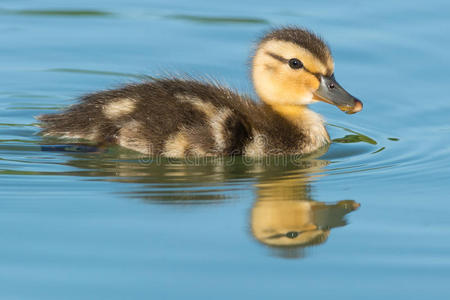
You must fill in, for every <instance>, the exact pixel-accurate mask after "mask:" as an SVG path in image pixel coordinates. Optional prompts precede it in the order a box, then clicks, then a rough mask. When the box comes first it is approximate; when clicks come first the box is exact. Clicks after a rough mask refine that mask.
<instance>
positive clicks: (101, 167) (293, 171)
mask: <svg viewBox="0 0 450 300" xmlns="http://www.w3.org/2000/svg"><path fill="white" fill-rule="evenodd" d="M70 156H71V157H72V159H71V160H69V161H68V162H67V163H66V164H67V165H71V166H74V167H76V168H77V169H79V170H80V171H79V172H78V173H76V174H77V175H80V176H89V177H96V178H97V179H98V178H101V179H100V180H106V181H115V182H122V183H138V185H133V187H132V188H130V189H127V191H126V192H125V193H123V192H122V193H121V195H125V196H127V197H128V198H133V199H136V198H137V199H141V200H143V201H145V202H146V203H153V204H155V203H156V204H164V205H180V204H182V205H190V206H192V205H198V204H204V205H208V204H219V203H226V201H227V199H228V198H230V197H231V198H233V197H234V196H233V195H234V194H233V192H232V191H233V190H234V191H236V190H237V191H238V192H239V189H238V188H235V186H234V183H236V182H238V183H239V182H242V181H244V182H245V181H247V182H250V181H253V180H255V181H256V183H255V184H253V186H254V188H255V200H254V202H253V205H252V207H251V213H250V219H249V221H248V223H249V224H250V227H251V230H250V231H249V232H250V233H251V234H252V235H253V237H254V238H255V239H256V240H257V241H258V242H260V243H262V244H264V245H267V246H269V247H270V248H271V249H272V250H274V253H275V254H276V255H278V256H281V257H302V256H304V254H305V253H304V250H305V248H307V247H310V246H313V245H319V244H322V243H324V242H325V241H326V240H327V239H328V237H329V235H330V232H331V230H332V229H333V228H336V227H341V226H344V225H346V221H345V216H346V215H347V214H348V213H350V212H352V211H354V210H356V209H357V208H358V207H359V204H358V203H356V202H355V201H353V200H343V201H339V202H337V203H325V202H319V201H314V199H313V196H312V193H311V184H310V183H311V181H313V180H317V179H318V178H320V176H321V175H320V174H321V171H323V168H324V167H325V166H326V165H328V164H329V162H328V161H326V160H321V159H317V158H314V157H310V158H305V157H301V158H297V159H293V158H292V157H291V158H290V159H287V160H281V161H280V160H279V159H277V158H276V157H274V158H266V159H264V160H263V161H259V160H254V161H248V160H247V161H246V160H245V158H243V157H242V158H239V157H234V158H232V159H216V158H214V159H210V160H208V161H202V163H200V164H198V163H186V161H183V160H167V161H165V160H163V161H159V162H157V163H156V162H153V161H148V162H146V163H142V161H141V162H140V161H138V160H134V159H130V156H129V155H128V154H126V153H125V154H124V153H118V154H117V155H116V156H115V155H114V154H112V153H109V154H100V155H79V154H70ZM284 158H285V157H284ZM71 174H72V175H73V174H74V173H73V172H72V173H71ZM205 186H208V188H206V189H205Z"/></svg>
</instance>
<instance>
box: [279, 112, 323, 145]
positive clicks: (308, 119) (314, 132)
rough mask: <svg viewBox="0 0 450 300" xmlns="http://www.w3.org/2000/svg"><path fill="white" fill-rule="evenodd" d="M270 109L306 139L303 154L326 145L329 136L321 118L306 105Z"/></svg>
mask: <svg viewBox="0 0 450 300" xmlns="http://www.w3.org/2000/svg"><path fill="white" fill-rule="evenodd" d="M272 109H273V110H274V111H276V112H277V113H279V114H280V115H281V116H282V117H284V118H285V119H287V120H288V121H290V122H291V123H293V124H294V125H296V126H297V127H298V128H299V130H300V131H302V132H303V133H304V134H305V135H306V137H307V138H308V142H307V146H306V148H307V149H305V152H310V151H314V150H316V149H318V148H320V147H322V146H324V145H326V144H328V143H330V136H329V135H328V132H327V130H326V129H325V125H324V122H323V119H322V117H321V116H320V115H319V114H317V113H315V112H313V111H312V110H310V109H309V108H308V106H306V105H272Z"/></svg>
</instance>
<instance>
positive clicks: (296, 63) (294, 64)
mask: <svg viewBox="0 0 450 300" xmlns="http://www.w3.org/2000/svg"><path fill="white" fill-rule="evenodd" d="M289 67H291V68H292V69H300V68H302V67H303V63H302V62H301V61H300V60H298V59H297V58H291V59H290V60H289Z"/></svg>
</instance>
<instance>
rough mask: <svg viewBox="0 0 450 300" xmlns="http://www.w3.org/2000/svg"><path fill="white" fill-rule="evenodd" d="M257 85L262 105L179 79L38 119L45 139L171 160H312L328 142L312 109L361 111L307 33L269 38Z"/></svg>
mask: <svg viewBox="0 0 450 300" xmlns="http://www.w3.org/2000/svg"><path fill="white" fill-rule="evenodd" d="M252 79H253V84H254V87H255V90H256V93H257V94H258V96H259V98H260V99H261V100H262V102H261V103H257V102H255V101H253V100H252V99H250V98H249V97H247V96H243V95H239V94H237V93H236V92H233V91H231V90H229V89H227V88H225V87H222V86H220V85H218V84H214V83H209V82H201V81H197V80H193V79H180V78H162V79H154V80H150V81H148V82H145V83H141V84H132V85H127V86H125V87H122V88H119V89H115V90H107V91H101V92H97V93H93V94H90V95H86V96H84V97H82V98H81V101H80V102H79V103H78V104H76V105H74V106H71V107H70V108H69V109H67V110H66V111H64V112H62V113H58V114H48V115H42V116H40V117H39V119H40V120H41V121H42V127H43V130H42V134H43V135H45V136H59V137H64V138H76V139H86V140H91V141H93V142H96V143H102V144H104V143H111V144H118V145H120V146H123V147H125V148H129V149H132V150H135V151H138V152H141V153H145V154H149V155H163V156H168V157H183V156H187V155H195V156H214V155H248V156H261V155H268V154H307V153H311V152H313V151H315V150H317V149H319V148H321V147H323V146H325V145H327V144H328V143H330V138H329V135H328V133H327V131H326V129H325V126H324V124H323V121H322V118H321V117H320V116H319V115H318V114H316V113H314V112H313V111H311V110H309V109H308V104H311V103H314V102H317V101H324V102H327V103H331V104H334V105H336V106H338V107H339V108H340V109H341V110H343V111H345V112H347V113H355V112H358V111H360V110H361V109H362V103H361V101H359V100H357V99H356V98H355V97H353V96H351V95H350V94H349V93H347V92H346V91H345V90H344V89H343V88H342V87H341V86H340V85H339V84H338V83H337V82H336V80H335V78H334V63H333V58H332V56H331V53H330V50H329V48H328V47H327V45H326V44H325V43H324V42H323V41H322V39H320V38H319V37H317V36H316V35H315V34H313V33H312V32H310V31H307V30H305V29H301V28H296V27H284V28H280V29H276V30H273V31H272V32H270V33H268V34H267V35H266V36H264V37H263V38H262V39H261V40H260V41H259V43H258V45H257V49H256V51H255V53H254V56H253V60H252Z"/></svg>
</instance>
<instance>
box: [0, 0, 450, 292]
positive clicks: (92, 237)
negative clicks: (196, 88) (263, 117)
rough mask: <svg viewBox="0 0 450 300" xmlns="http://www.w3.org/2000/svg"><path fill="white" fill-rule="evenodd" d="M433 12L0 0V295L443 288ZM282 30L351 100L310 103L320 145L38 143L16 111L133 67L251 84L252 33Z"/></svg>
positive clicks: (448, 138) (101, 83)
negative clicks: (352, 106) (164, 153)
mask: <svg viewBox="0 0 450 300" xmlns="http://www.w3.org/2000/svg"><path fill="white" fill-rule="evenodd" d="M301 2H304V3H301ZM449 14H450V4H449V2H448V1H408V2H406V1H387V0H383V1H377V2H374V1H372V2H370V3H369V2H367V3H365V4H362V3H361V2H360V1H349V2H348V3H347V4H343V3H341V2H337V1H315V2H314V3H311V2H310V1H288V2H285V3H284V4H277V3H275V2H273V1H247V2H246V3H242V1H231V2H230V1H228V2H222V3H216V4H211V3H210V2H209V1H194V2H192V1H189V2H183V1H173V3H172V4H167V3H166V1H143V0H142V1H139V0H133V1H127V2H126V4H125V2H124V3H120V1H116V0H108V1H106V0H97V1H87V0H79V1H72V3H70V4H69V3H63V2H61V1H50V0H41V1H31V0H3V1H1V2H0V45H1V46H0V78H1V81H0V87H1V88H0V186H1V189H0V237H1V239H2V243H1V247H0V298H1V299H131V298H135V299H143V298H146V299H189V298H192V299H230V298H233V299H239V298H242V299H249V298H250V299H252V298H258V299H280V298H283V297H286V298H292V297H294V298H306V297H312V298H313V299H329V298H330V297H333V296H334V297H336V296H337V297H338V298H339V299H345V298H348V299H361V298H362V297H364V298H365V299H380V298H388V299H426V298H432V297H436V298H438V299H443V298H445V297H444V296H445V295H448V293H449V288H448V283H449V279H450V218H449V214H450V202H449V201H450V199H449V196H448V195H449V193H450V185H449V183H450V181H449V179H450V178H449V177H450V149H449V145H450V125H449V124H450V122H449V121H450V120H449V113H450V101H449V96H448V91H447V88H446V85H447V84H448V82H449V75H448V74H449V72H448V69H449V68H450V60H449V59H448V49H449V48H450V36H449V34H448V30H446V29H445V28H449V27H450V18H449V16H450V15H449ZM282 24H297V25H302V26H306V27H308V28H311V29H313V30H315V31H316V32H318V33H320V34H322V35H323V36H324V37H325V38H326V40H327V41H328V42H329V44H330V45H331V47H332V50H333V52H334V55H335V60H336V76H337V78H338V80H340V82H341V83H342V84H343V86H345V87H346V88H347V89H348V90H349V91H350V92H352V93H353V94H355V95H357V96H358V97H360V98H361V99H362V100H363V101H364V111H362V112H361V113H358V114H356V115H352V116H349V115H345V114H343V113H342V112H340V111H339V110H337V109H336V108H335V107H331V106H329V105H326V104H317V105H315V106H314V107H313V109H314V110H316V111H318V112H320V113H321V114H323V115H324V116H325V118H326V119H327V122H328V123H329V126H328V129H329V131H330V133H331V136H332V138H333V139H335V143H333V144H332V145H331V147H330V149H329V150H328V152H327V153H326V154H323V155H321V156H319V157H309V158H305V159H302V160H294V161H293V160H289V161H280V160H275V159H264V160H258V161H256V160H253V161H249V160H246V159H242V158H239V159H235V160H230V159H224V160H212V159H211V160H208V161H203V162H201V163H200V164H198V163H193V162H189V161H182V160H160V161H155V160H147V159H143V158H142V157H139V155H137V154H134V153H131V152H129V151H126V150H124V149H110V150H108V151H107V152H105V153H79V152H46V151H41V148H40V144H41V143H43V140H42V139H41V137H39V136H38V135H36V133H37V132H38V128H37V127H36V126H35V122H36V121H35V120H34V118H33V117H34V116H36V115H39V114H42V113H49V112H54V111H56V110H57V109H60V108H64V107H66V106H68V105H70V104H72V103H74V99H75V98H76V97H77V96H79V95H82V94H84V93H88V92H93V91H96V90H101V89H105V88H111V87H115V86H119V85H120V84H123V83H129V82H136V81H138V80H139V78H140V77H141V76H142V75H143V74H148V75H152V76H157V75H161V74H165V73H166V72H172V73H173V72H182V73H191V74H194V75H195V74H197V75H201V74H209V75H212V76H214V77H217V78H219V79H220V80H221V81H223V82H226V83H227V84H228V85H230V86H233V87H236V88H237V89H238V90H239V91H241V92H243V93H252V89H251V84H250V83H249V81H248V77H247V75H248V69H247V66H248V65H247V62H248V55H249V54H250V49H251V47H252V42H253V41H255V40H256V39H257V37H259V36H260V35H261V34H262V32H264V31H265V30H267V29H268V28H270V26H275V25H282ZM68 150H70V149H68ZM72 150H74V149H72ZM75 150H76V149H75ZM314 225H315V226H316V227H317V228H318V230H314V229H313V228H315V226H314ZM298 232H303V233H302V234H298Z"/></svg>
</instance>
